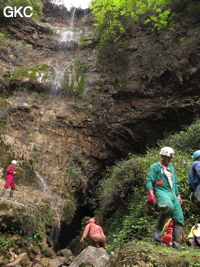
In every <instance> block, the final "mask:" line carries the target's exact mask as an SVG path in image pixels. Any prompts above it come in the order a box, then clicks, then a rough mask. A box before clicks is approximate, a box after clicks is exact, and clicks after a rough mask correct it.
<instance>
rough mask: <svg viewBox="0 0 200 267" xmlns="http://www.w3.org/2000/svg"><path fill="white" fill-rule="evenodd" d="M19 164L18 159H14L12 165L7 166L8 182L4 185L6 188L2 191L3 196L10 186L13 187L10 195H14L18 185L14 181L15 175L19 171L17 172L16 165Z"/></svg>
mask: <svg viewBox="0 0 200 267" xmlns="http://www.w3.org/2000/svg"><path fill="white" fill-rule="evenodd" d="M16 164H17V161H16V160H12V162H11V165H9V166H8V167H7V170H6V173H7V175H6V184H5V185H4V188H3V190H2V193H1V196H4V195H5V193H6V190H7V189H8V187H11V190H10V197H13V194H14V190H15V188H16V185H15V183H14V177H15V175H17V174H18V173H17V172H15V169H14V168H15V165H16Z"/></svg>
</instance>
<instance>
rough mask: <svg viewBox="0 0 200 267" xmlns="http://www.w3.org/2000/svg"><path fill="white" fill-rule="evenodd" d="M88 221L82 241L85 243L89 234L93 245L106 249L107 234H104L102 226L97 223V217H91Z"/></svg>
mask: <svg viewBox="0 0 200 267" xmlns="http://www.w3.org/2000/svg"><path fill="white" fill-rule="evenodd" d="M87 223H88V224H87V225H86V227H85V229H84V231H83V234H82V237H81V240H80V243H83V242H84V241H85V239H86V238H87V237H88V236H89V238H90V245H91V246H93V247H96V248H98V247H103V248H104V249H106V236H105V235H104V232H103V229H102V227H101V226H99V225H97V224H96V220H95V218H90V219H89V220H88V221H87Z"/></svg>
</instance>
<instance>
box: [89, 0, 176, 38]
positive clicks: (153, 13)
mask: <svg viewBox="0 0 200 267" xmlns="http://www.w3.org/2000/svg"><path fill="white" fill-rule="evenodd" d="M170 2H171V0H140V1H139V0H92V3H91V6H90V8H91V9H92V12H93V15H94V18H95V21H96V24H95V25H96V27H97V32H98V34H99V37H100V40H101V41H103V40H108V39H110V40H112V41H115V39H116V38H117V37H118V36H119V35H121V34H123V33H124V32H125V31H126V28H127V27H128V22H130V21H132V22H133V21H138V19H139V16H140V15H146V16H145V19H144V23H147V22H153V26H154V27H155V28H156V29H161V28H163V27H166V26H167V25H168V20H169V18H170V17H171V16H172V12H171V9H170V6H169V5H168V4H169V3H170Z"/></svg>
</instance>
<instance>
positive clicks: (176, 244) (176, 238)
mask: <svg viewBox="0 0 200 267" xmlns="http://www.w3.org/2000/svg"><path fill="white" fill-rule="evenodd" d="M182 232H183V226H182V225H180V224H175V225H174V228H173V239H172V247H173V248H178V249H182V250H187V249H186V248H182V247H181V238H182Z"/></svg>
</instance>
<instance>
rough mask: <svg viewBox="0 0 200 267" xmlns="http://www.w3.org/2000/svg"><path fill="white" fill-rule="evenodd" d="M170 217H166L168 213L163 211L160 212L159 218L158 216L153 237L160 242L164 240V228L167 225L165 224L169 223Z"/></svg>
mask: <svg viewBox="0 0 200 267" xmlns="http://www.w3.org/2000/svg"><path fill="white" fill-rule="evenodd" d="M167 221H168V218H166V215H165V214H163V213H160V215H159V218H158V222H157V225H156V228H155V231H154V234H153V238H154V239H155V240H156V241H158V242H163V240H162V236H163V235H162V230H163V228H164V226H165V224H166V223H167Z"/></svg>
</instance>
